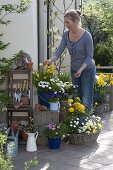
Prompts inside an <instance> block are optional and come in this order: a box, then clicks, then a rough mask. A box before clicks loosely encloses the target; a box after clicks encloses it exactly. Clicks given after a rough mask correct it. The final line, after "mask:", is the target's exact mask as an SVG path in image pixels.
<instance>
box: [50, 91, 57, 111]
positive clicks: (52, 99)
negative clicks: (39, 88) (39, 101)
mask: <svg viewBox="0 0 113 170" xmlns="http://www.w3.org/2000/svg"><path fill="white" fill-rule="evenodd" d="M49 103H50V110H51V111H58V110H59V109H60V103H59V94H58V93H57V92H55V93H54V94H53V95H51V97H50V98H49Z"/></svg>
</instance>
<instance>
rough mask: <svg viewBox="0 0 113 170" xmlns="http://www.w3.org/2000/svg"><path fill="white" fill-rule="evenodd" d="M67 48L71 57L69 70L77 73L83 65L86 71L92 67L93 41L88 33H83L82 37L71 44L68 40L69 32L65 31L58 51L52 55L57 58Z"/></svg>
mask: <svg viewBox="0 0 113 170" xmlns="http://www.w3.org/2000/svg"><path fill="white" fill-rule="evenodd" d="M66 47H67V49H68V51H69V54H70V56H71V69H72V70H75V71H77V70H78V69H79V68H80V67H81V66H82V64H83V63H86V64H87V67H86V69H90V68H92V67H94V61H93V40H92V36H91V34H90V33H89V32H88V31H85V32H84V34H83V36H82V37H81V38H80V39H79V40H78V41H77V42H73V41H70V39H69V31H65V32H64V34H63V36H62V40H61V42H60V45H59V47H58V49H57V50H56V51H55V53H54V55H55V56H56V57H57V58H59V57H60V56H61V55H62V53H63V51H64V49H65V48H66Z"/></svg>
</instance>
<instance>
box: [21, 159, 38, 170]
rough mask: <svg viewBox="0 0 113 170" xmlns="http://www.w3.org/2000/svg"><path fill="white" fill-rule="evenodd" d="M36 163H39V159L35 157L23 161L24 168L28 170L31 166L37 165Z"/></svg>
mask: <svg viewBox="0 0 113 170" xmlns="http://www.w3.org/2000/svg"><path fill="white" fill-rule="evenodd" d="M38 164H39V161H38V160H37V159H36V158H34V159H31V160H30V161H25V162H24V170H28V169H31V168H32V167H36V166H38Z"/></svg>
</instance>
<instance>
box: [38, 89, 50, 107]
mask: <svg viewBox="0 0 113 170" xmlns="http://www.w3.org/2000/svg"><path fill="white" fill-rule="evenodd" d="M37 94H38V103H39V104H41V105H44V106H46V107H47V108H50V103H49V98H50V96H51V95H52V94H51V93H42V92H38V93H37Z"/></svg>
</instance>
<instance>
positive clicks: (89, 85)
mask: <svg viewBox="0 0 113 170" xmlns="http://www.w3.org/2000/svg"><path fill="white" fill-rule="evenodd" d="M74 73H75V71H74V70H71V78H72V83H73V85H75V86H76V88H77V92H78V97H80V99H81V101H82V103H83V104H84V105H85V106H86V108H87V110H88V111H89V112H90V111H91V109H92V108H93V93H94V82H95V75H96V67H95V66H94V67H93V68H91V69H86V70H83V71H82V73H81V76H80V77H79V78H75V77H74Z"/></svg>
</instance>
